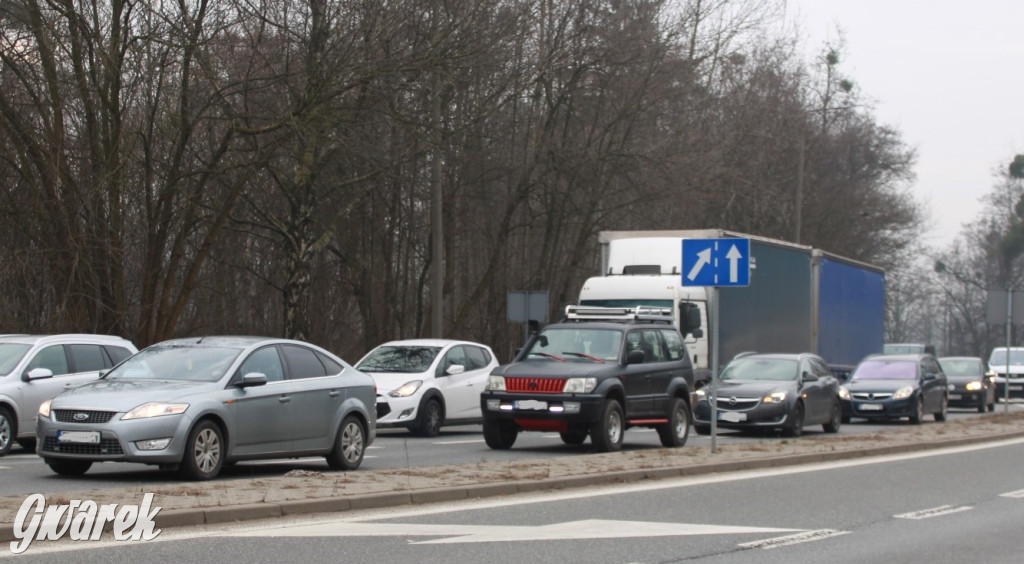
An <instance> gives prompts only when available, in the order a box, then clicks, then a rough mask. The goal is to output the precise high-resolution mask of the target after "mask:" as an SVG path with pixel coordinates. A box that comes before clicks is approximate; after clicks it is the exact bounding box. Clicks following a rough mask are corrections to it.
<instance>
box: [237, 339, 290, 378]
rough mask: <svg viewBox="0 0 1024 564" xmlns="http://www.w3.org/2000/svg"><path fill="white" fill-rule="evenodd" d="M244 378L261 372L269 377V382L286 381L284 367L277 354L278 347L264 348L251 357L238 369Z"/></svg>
mask: <svg viewBox="0 0 1024 564" xmlns="http://www.w3.org/2000/svg"><path fill="white" fill-rule="evenodd" d="M238 371H239V372H240V373H241V375H242V376H245V375H246V374H251V373H253V372H259V373H260V374H263V375H265V376H266V377H267V382H280V381H281V380H284V367H283V366H281V357H280V356H279V355H278V354H277V347H273V346H271V347H263V348H262V349H259V350H257V351H256V352H254V353H252V354H251V355H249V358H247V359H245V362H243V363H242V367H241V368H239V369H238Z"/></svg>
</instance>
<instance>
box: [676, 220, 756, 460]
mask: <svg viewBox="0 0 1024 564" xmlns="http://www.w3.org/2000/svg"><path fill="white" fill-rule="evenodd" d="M682 247H683V262H682V265H683V270H682V276H683V281H682V284H683V286H706V287H708V289H709V293H708V307H709V309H710V310H711V312H710V320H711V321H710V323H711V327H710V329H711V331H710V332H709V335H708V337H709V338H710V339H711V343H710V344H711V351H710V352H711V384H710V388H711V394H710V396H709V397H708V403H710V405H711V452H715V449H716V448H717V437H718V319H719V315H718V289H719V287H723V286H724V287H730V286H732V287H735V286H749V285H750V239H738V238H737V239H683V244H682Z"/></svg>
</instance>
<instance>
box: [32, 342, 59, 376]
mask: <svg viewBox="0 0 1024 564" xmlns="http://www.w3.org/2000/svg"><path fill="white" fill-rule="evenodd" d="M35 368H49V369H50V371H51V372H53V375H54V376H60V375H61V374H67V373H68V357H67V355H65V354H64V345H51V346H49V347H46V348H45V349H43V350H41V351H39V352H38V353H36V356H35V358H33V359H32V360H30V361H29V362H28V366H26V367H25V372H28V371H30V370H32V369H35Z"/></svg>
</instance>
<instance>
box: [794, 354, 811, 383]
mask: <svg viewBox="0 0 1024 564" xmlns="http://www.w3.org/2000/svg"><path fill="white" fill-rule="evenodd" d="M805 372H806V373H807V374H811V375H814V369H813V368H811V361H810V360H808V359H806V358H805V359H803V360H801V361H800V372H799V373H798V374H797V377H798V378H803V377H804V373H805Z"/></svg>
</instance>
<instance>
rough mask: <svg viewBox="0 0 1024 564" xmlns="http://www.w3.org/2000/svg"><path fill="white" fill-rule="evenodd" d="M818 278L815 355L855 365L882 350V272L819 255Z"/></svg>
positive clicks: (827, 359) (883, 296)
mask: <svg viewBox="0 0 1024 564" xmlns="http://www.w3.org/2000/svg"><path fill="white" fill-rule="evenodd" d="M819 277H820V278H819V290H818V291H819V294H818V354H820V355H821V356H822V357H823V358H824V359H825V360H826V361H827V362H829V363H832V364H856V363H858V362H860V361H861V359H863V358H864V357H865V356H867V355H869V354H874V353H879V352H882V345H883V344H884V342H885V274H884V273H883V272H880V271H876V270H871V269H867V268H863V267H861V266H857V265H853V264H848V263H844V262H841V261H837V260H834V259H830V258H828V257H824V256H823V257H821V259H820V274H819Z"/></svg>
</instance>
